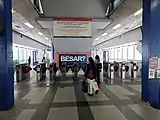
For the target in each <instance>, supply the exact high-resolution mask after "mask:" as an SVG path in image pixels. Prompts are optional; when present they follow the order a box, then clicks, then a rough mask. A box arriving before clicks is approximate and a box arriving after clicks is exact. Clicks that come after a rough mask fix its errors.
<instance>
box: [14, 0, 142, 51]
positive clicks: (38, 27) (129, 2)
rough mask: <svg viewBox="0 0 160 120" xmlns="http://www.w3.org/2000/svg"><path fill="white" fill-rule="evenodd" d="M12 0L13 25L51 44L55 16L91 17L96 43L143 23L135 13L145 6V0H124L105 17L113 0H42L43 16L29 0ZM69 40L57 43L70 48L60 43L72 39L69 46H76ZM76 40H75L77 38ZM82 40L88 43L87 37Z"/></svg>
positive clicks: (17, 29) (94, 42)
mask: <svg viewBox="0 0 160 120" xmlns="http://www.w3.org/2000/svg"><path fill="white" fill-rule="evenodd" d="M12 1H13V8H14V9H15V10H16V12H15V13H14V14H13V29H14V30H16V31H19V32H21V33H23V34H25V35H27V36H30V37H32V38H33V39H37V40H39V41H41V42H43V43H46V44H50V39H51V38H52V37H53V18H57V17H60V18H92V19H93V21H92V36H93V38H92V39H91V40H90V41H91V42H90V44H92V42H93V46H96V45H98V44H101V43H103V42H105V41H107V40H110V39H112V38H114V37H116V36H118V35H121V34H123V33H125V32H128V31H130V30H132V29H135V28H136V27H138V26H141V25H142V14H139V15H137V16H134V13H135V12H136V11H137V10H139V9H140V8H141V7H142V5H141V2H142V0H125V2H123V4H121V5H120V6H119V7H118V8H117V9H116V10H115V11H114V12H113V13H112V14H111V16H110V17H109V19H108V18H106V17H105V11H106V8H107V5H108V1H110V0H41V2H42V8H43V12H44V15H43V16H39V14H38V13H37V11H36V10H35V9H34V7H33V5H32V4H31V2H30V0H23V1H22V0H12ZM95 8H96V9H95ZM25 22H29V23H30V24H32V25H33V26H34V29H30V28H28V27H27V26H25V25H24V23H25ZM117 24H121V27H119V28H117V29H112V28H113V27H114V26H115V25H117ZM17 26H18V27H17ZM19 26H20V27H19ZM39 31H40V32H42V33H43V34H44V35H43V36H40V35H38V34H37V33H38V32H39ZM104 33H105V34H104ZM45 37H48V38H49V40H48V41H47V40H45ZM96 38H99V39H96ZM66 40H67V39H63V40H59V41H58V42H56V43H55V46H58V49H59V51H61V52H62V50H63V52H67V51H65V49H61V48H62V47H60V46H62V45H63V43H65V42H69V43H67V44H68V45H70V46H68V47H72V46H73V39H72V40H70V41H69V40H67V41H66ZM74 42H76V40H75V41H74ZM82 42H83V44H85V40H83V41H82ZM75 45H77V46H74V47H72V48H74V49H73V50H72V51H77V50H79V49H77V48H78V47H81V50H83V49H85V48H83V46H79V41H78V40H77V44H75ZM81 45H82V43H81ZM55 48H56V47H55ZM60 49H61V50H60ZM79 51H80V50H79Z"/></svg>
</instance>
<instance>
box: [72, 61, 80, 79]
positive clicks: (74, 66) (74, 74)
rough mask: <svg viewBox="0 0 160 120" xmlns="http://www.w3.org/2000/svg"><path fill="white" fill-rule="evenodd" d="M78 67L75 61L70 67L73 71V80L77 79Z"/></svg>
mask: <svg viewBox="0 0 160 120" xmlns="http://www.w3.org/2000/svg"><path fill="white" fill-rule="evenodd" d="M79 70H80V68H79V67H78V64H77V63H75V64H74V65H73V67H72V72H73V80H78V72H79Z"/></svg>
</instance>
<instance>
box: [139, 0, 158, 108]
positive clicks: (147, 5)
mask: <svg viewBox="0 0 160 120" xmlns="http://www.w3.org/2000/svg"><path fill="white" fill-rule="evenodd" d="M142 29H143V30H142V34H143V39H142V53H143V59H142V100H144V101H148V102H149V103H150V104H151V105H152V106H153V107H154V108H160V79H159V78H158V77H157V75H156V74H157V72H155V75H154V78H151V79H150V78H149V68H151V67H150V66H149V63H150V62H149V59H150V58H153V57H156V58H160V0H143V28H142ZM157 68H158V65H157ZM157 68H155V67H154V69H157Z"/></svg>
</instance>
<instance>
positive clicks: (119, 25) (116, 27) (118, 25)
mask: <svg viewBox="0 0 160 120" xmlns="http://www.w3.org/2000/svg"><path fill="white" fill-rule="evenodd" d="M121 26H122V25H121V24H117V25H116V26H114V27H113V28H112V29H114V30H115V29H118V28H119V27H121Z"/></svg>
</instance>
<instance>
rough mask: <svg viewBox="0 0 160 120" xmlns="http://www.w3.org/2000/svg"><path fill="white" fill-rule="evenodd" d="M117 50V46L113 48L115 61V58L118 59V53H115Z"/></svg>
mask: <svg viewBox="0 0 160 120" xmlns="http://www.w3.org/2000/svg"><path fill="white" fill-rule="evenodd" d="M117 50H118V49H117V48H115V49H114V60H115V61H117V59H118V53H117V52H118V51H117Z"/></svg>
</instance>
